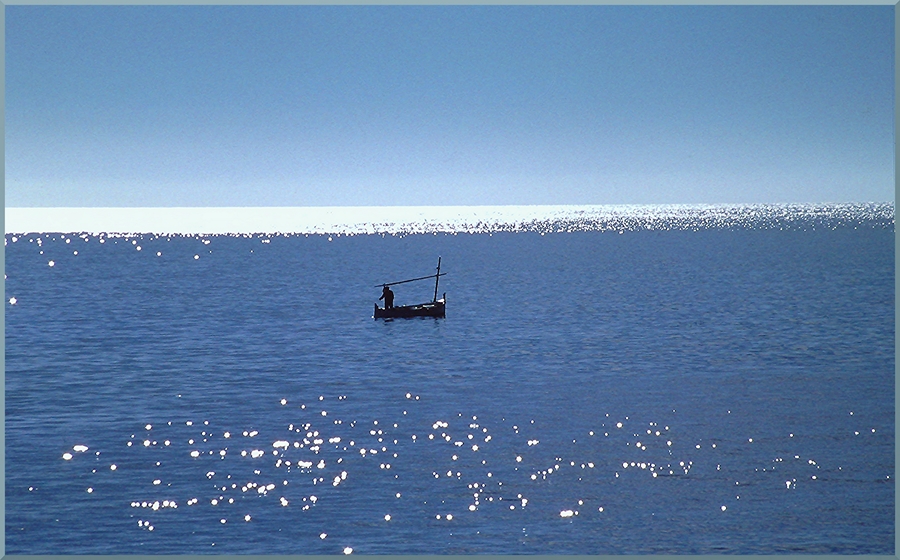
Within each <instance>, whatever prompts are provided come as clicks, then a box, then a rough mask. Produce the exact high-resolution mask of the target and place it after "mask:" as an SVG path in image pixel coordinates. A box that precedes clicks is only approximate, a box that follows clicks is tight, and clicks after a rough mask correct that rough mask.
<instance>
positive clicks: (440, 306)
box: [375, 299, 446, 319]
mask: <svg viewBox="0 0 900 560" xmlns="http://www.w3.org/2000/svg"><path fill="white" fill-rule="evenodd" d="M445 312H446V303H445V301H444V300H442V299H441V300H437V301H433V302H429V303H420V304H418V305H403V306H400V307H391V308H390V309H382V308H381V307H378V304H375V318H376V319H407V318H410V317H436V318H441V317H444V316H445Z"/></svg>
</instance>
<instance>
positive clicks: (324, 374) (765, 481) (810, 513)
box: [5, 206, 895, 554]
mask: <svg viewBox="0 0 900 560" xmlns="http://www.w3.org/2000/svg"><path fill="white" fill-rule="evenodd" d="M851 210H852V209H851ZM841 212H843V214H841ZM814 214H815V213H814ZM838 214H840V216H843V217H840V216H839V218H835V217H834V216H835V215H838ZM846 214H847V210H846V209H837V210H834V209H831V210H829V209H825V210H823V212H820V213H818V214H815V215H813V216H812V217H809V216H807V217H806V218H804V219H803V220H799V221H797V222H795V223H792V224H790V226H791V227H779V226H778V224H774V225H773V223H772V222H771V220H769V221H766V220H762V219H761V220H760V221H758V222H755V221H753V220H752V219H751V220H749V221H747V220H744V221H743V222H742V225H741V226H740V227H699V228H698V227H693V228H690V227H676V228H673V229H666V228H664V227H663V228H660V227H653V228H646V227H644V228H642V227H632V229H627V228H625V227H621V228H619V227H617V228H615V229H618V230H619V231H616V230H611V231H577V230H578V228H577V227H575V228H573V227H571V223H567V224H565V227H561V228H557V229H569V230H573V229H574V230H575V231H570V232H568V233H547V234H545V235H542V234H541V233H539V232H537V231H521V232H519V233H513V232H502V231H497V232H495V233H493V234H491V233H478V234H474V235H470V234H452V233H435V234H417V235H354V236H346V235H343V236H338V235H332V236H329V235H309V236H305V235H293V236H274V235H272V236H270V235H254V236H243V237H241V236H224V235H218V236H187V237H184V236H162V237H161V236H155V235H132V236H119V237H116V236H107V235H88V234H65V235H63V234H59V233H44V234H26V235H11V234H7V235H6V273H7V275H8V277H7V279H6V299H7V302H6V304H5V305H6V551H7V553H10V554H53V553H78V554H112V553H115V554H121V553H126V554H127V553H135V554H197V553H210V554H246V553H253V554H340V553H342V552H353V553H362V554H367V553H372V554H382V553H419V554H428V553H439V554H440V553H454V554H455V553H528V554H533V553H540V554H547V553H552V554H556V553H561V554H569V553H579V554H620V553H690V554H708V553H741V554H753V553H855V554H859V553H877V554H894V552H895V551H894V515H895V509H894V507H895V506H894V502H895V496H894V492H895V491H894V477H893V475H894V469H895V464H894V439H895V434H894V328H895V327H894V305H895V302H894V223H893V207H892V206H891V207H890V209H889V217H888V218H885V217H884V216H883V215H882V216H881V217H880V218H879V217H878V216H875V217H872V216H871V215H868V214H866V213H865V212H862V213H857V215H853V212H852V211H851V212H850V214H851V216H850V218H849V219H846ZM551 225H552V224H551ZM632 225H633V224H632ZM657 225H658V224H657ZM552 229H553V228H552V227H551V228H549V229H548V231H551V230H552ZM101 241H102V242H101ZM76 252H77V254H76ZM439 255H440V256H441V257H442V270H443V271H445V272H447V276H445V277H443V278H442V281H441V285H440V292H442V293H443V292H446V294H447V301H448V304H447V317H446V318H445V319H437V320H436V319H410V320H395V321H380V320H379V321H375V320H373V319H372V308H373V304H374V303H375V302H376V301H377V298H378V296H379V295H380V289H379V288H377V287H375V286H376V285H378V284H380V283H382V282H390V281H395V280H402V279H405V278H409V277H415V276H423V275H426V274H430V273H433V270H434V266H435V264H436V261H437V257H438V256H439ZM51 263H52V266H50V265H51ZM395 293H396V303H397V304H398V305H399V304H407V303H418V302H422V301H430V300H431V298H432V297H433V295H434V285H433V283H430V282H427V281H426V282H420V283H410V284H403V285H400V286H397V287H395ZM12 302H14V303H12Z"/></svg>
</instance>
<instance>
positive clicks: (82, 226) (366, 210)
mask: <svg viewBox="0 0 900 560" xmlns="http://www.w3.org/2000/svg"><path fill="white" fill-rule="evenodd" d="M5 218H6V219H5V231H6V233H8V234H13V233H15V234H24V233H45V232H62V233H71V232H87V233H117V234H133V233H155V234H185V235H195V234H208V235H216V234H253V233H269V234H272V233H285V234H292V233H293V234H296V233H301V234H303V233H306V234H332V233H336V234H366V233H369V234H372V233H390V234H396V233H433V232H448V233H460V232H472V233H474V232H488V231H542V232H543V231H544V230H550V231H552V230H553V228H557V229H558V228H560V227H563V228H566V231H574V230H585V231H589V230H622V229H626V230H631V229H694V228H704V227H709V226H719V227H734V226H738V227H740V226H741V224H742V223H745V222H747V221H748V220H756V221H760V220H762V222H761V223H779V222H784V221H787V222H796V221H798V220H799V221H809V220H819V221H821V220H822V219H825V220H838V221H846V220H851V221H853V220H865V219H875V220H881V221H884V220H889V221H890V222H891V223H893V219H894V205H893V203H892V202H887V203H840V204H664V205H602V206H601V205H585V206H571V205H560V206H394V207H391V206H381V207H362V206H331V207H214V208H210V207H206V208H184V207H181V208H6V213H5ZM744 227H746V224H745V226H744Z"/></svg>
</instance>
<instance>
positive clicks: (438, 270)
mask: <svg viewBox="0 0 900 560" xmlns="http://www.w3.org/2000/svg"><path fill="white" fill-rule="evenodd" d="M440 280H441V257H438V266H437V274H435V275H434V299H433V300H431V301H432V302H435V301H437V292H438V282H439V281H440Z"/></svg>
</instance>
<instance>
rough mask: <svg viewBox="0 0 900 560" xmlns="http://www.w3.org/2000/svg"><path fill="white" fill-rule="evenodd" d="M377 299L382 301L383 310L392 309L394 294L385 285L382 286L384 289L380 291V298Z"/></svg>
mask: <svg viewBox="0 0 900 560" xmlns="http://www.w3.org/2000/svg"><path fill="white" fill-rule="evenodd" d="M378 299H380V300H381V299H383V300H384V308H385V309H392V308H393V307H394V292H392V291H391V289H390V288H388V287H387V284H385V285H384V289H383V290H382V291H381V297H380V298H378Z"/></svg>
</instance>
